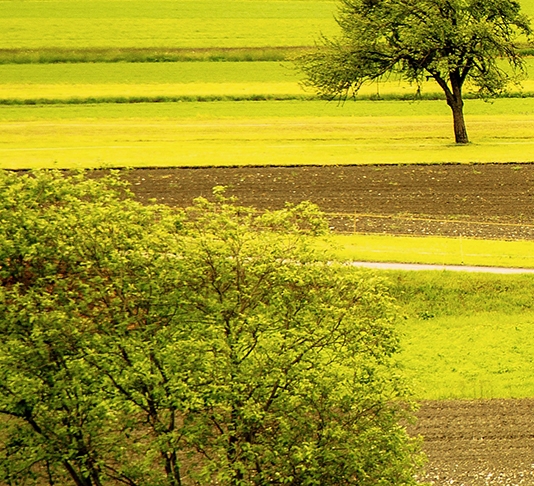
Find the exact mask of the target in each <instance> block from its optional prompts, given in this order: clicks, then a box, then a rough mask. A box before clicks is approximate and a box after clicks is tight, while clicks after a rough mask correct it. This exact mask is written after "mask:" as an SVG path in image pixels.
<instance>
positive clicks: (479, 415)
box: [412, 399, 534, 486]
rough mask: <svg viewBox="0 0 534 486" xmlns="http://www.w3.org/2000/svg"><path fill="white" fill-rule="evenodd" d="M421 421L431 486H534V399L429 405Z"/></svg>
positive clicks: (423, 408)
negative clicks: (453, 485)
mask: <svg viewBox="0 0 534 486" xmlns="http://www.w3.org/2000/svg"><path fill="white" fill-rule="evenodd" d="M418 418H419V421H418V423H417V426H416V427H414V428H413V429H412V432H413V433H414V434H417V435H421V436H422V437H423V438H424V442H423V444H424V450H425V452H426V454H427V456H428V459H429V462H428V465H427V468H426V470H427V477H426V478H425V479H426V480H427V481H429V482H431V483H432V484H435V485H449V484H455V485H466V486H467V485H473V486H482V485H488V486H489V485H492V486H493V485H495V486H496V485H510V486H516V485H533V484H534V399H524V400H446V401H432V402H424V403H422V404H421V408H420V410H419V413H418Z"/></svg>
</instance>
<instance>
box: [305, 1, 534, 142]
mask: <svg viewBox="0 0 534 486" xmlns="http://www.w3.org/2000/svg"><path fill="white" fill-rule="evenodd" d="M340 1H341V7H340V13H339V18H338V20H337V21H338V23H339V25H340V27H341V30H342V34H341V36H340V37H339V38H337V39H333V40H328V39H324V41H323V43H322V45H321V46H319V47H318V49H317V50H316V51H315V52H313V53H310V54H308V55H305V56H303V57H302V58H301V59H300V61H299V64H300V66H301V68H302V69H303V71H304V73H305V74H306V75H307V80H308V83H309V84H310V85H312V86H314V87H315V88H316V89H317V90H318V91H319V92H320V93H321V94H323V95H326V96H328V97H331V98H334V97H340V98H346V97H347V96H349V95H355V94H356V93H357V92H358V90H359V89H360V87H361V86H362V85H363V84H364V83H365V82H368V81H373V80H376V79H380V78H381V77H383V76H385V75H387V74H390V73H391V74H399V75H401V76H402V77H404V78H405V79H407V80H408V81H410V82H414V83H416V84H417V85H418V86H419V88H420V84H421V82H422V81H423V80H424V79H425V77H426V78H427V79H429V78H431V79H434V80H435V81H436V82H437V83H438V85H439V86H440V88H441V89H442V90H443V92H444V93H445V98H446V100H447V104H448V105H449V107H450V108H451V110H452V115H453V121H454V135H455V140H456V143H460V144H465V143H468V142H469V139H468V136H467V130H466V126H465V121H464V115H463V106H464V102H463V95H462V92H463V88H464V86H465V85H466V83H467V84H468V85H469V87H470V88H472V89H476V90H478V93H479V95H480V96H481V97H491V96H495V95H497V94H499V93H501V92H502V91H503V90H504V89H505V87H506V86H507V84H508V83H509V82H510V81H511V80H513V79H515V77H516V76H517V75H518V74H520V73H521V72H522V70H523V62H522V60H521V57H520V55H519V52H518V48H517V41H518V39H519V38H520V36H521V35H523V36H529V35H530V34H531V29H530V23H529V19H528V18H527V17H526V16H524V15H523V14H522V13H521V11H520V5H519V3H518V2H517V1H515V0H340ZM503 61H505V62H503ZM505 64H508V65H509V68H508V69H506V66H505Z"/></svg>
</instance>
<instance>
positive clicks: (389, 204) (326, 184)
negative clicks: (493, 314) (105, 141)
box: [127, 164, 534, 486]
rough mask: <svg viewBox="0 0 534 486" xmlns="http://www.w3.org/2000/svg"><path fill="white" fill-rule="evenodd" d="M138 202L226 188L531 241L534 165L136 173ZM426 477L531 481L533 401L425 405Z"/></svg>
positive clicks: (368, 228) (403, 222)
mask: <svg viewBox="0 0 534 486" xmlns="http://www.w3.org/2000/svg"><path fill="white" fill-rule="evenodd" d="M127 178H128V179H129V180H130V181H131V183H132V188H133V190H134V192H135V193H136V194H137V196H138V197H139V198H140V199H141V200H144V201H146V200H148V199H150V198H156V199H157V200H158V201H159V202H163V203H167V204H171V205H188V204H190V203H191V201H192V200H193V198H195V197H197V196H209V195H210V194H211V188H212V187H213V186H215V185H224V186H228V192H227V193H228V195H235V196H237V197H238V198H239V200H240V202H241V203H242V204H244V205H252V206H256V207H258V208H269V209H275V208H280V207H282V206H283V205H284V204H285V202H286V201H290V202H295V203H296V202H300V201H302V200H311V201H313V202H315V203H317V204H318V205H319V206H320V207H321V208H322V209H323V210H324V211H326V212H327V213H329V214H330V219H331V224H332V226H333V227H334V229H335V230H337V231H353V230H354V229H357V230H358V231H365V232H370V233H371V232H384V233H390V234H414V235H428V234H433V235H446V236H449V235H460V234H461V235H463V236H475V237H482V238H509V239H518V238H523V239H534V165H517V164H488V165H463V166H461V165H441V166H363V167H362V166H359V167H284V168H280V167H278V168H277V167H263V168H256V167H249V168H225V169H222V168H218V169H143V170H134V171H132V172H131V173H130V174H129V175H128V176H127ZM418 417H419V421H418V424H417V426H416V427H414V428H413V430H412V432H413V433H414V434H418V435H419V434H420V435H422V436H423V437H424V439H425V441H424V448H425V451H426V453H427V454H428V457H429V464H428V467H427V471H428V476H427V480H429V481H431V482H432V483H433V484H435V485H437V486H445V485H453V484H454V485H465V486H494V485H509V486H516V485H530V486H532V485H534V400H476V401H438V402H424V403H422V404H421V409H420V411H419V413H418Z"/></svg>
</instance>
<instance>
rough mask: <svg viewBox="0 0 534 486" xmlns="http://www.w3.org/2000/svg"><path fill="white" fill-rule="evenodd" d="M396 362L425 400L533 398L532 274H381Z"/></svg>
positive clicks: (533, 309) (533, 312) (533, 329)
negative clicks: (390, 301)
mask: <svg viewBox="0 0 534 486" xmlns="http://www.w3.org/2000/svg"><path fill="white" fill-rule="evenodd" d="M385 275H386V276H387V277H388V278H389V281H390V284H391V287H392V289H393V293H394V295H395V296H396V297H397V298H398V299H399V303H400V305H401V309H402V311H403V312H404V314H405V319H404V321H403V323H402V324H401V326H400V328H401V332H402V333H403V338H402V348H403V349H402V353H401V357H400V362H401V365H402V367H403V368H404V369H405V370H406V372H407V373H408V375H409V376H410V377H411V379H412V380H413V386H414V389H415V391H416V395H417V396H418V397H420V398H424V399H443V398H512V397H514V398H519V397H532V396H534V373H533V370H534V358H533V357H532V346H533V345H534V308H533V304H532V299H531V296H532V292H533V291H534V276H532V275H523V276H521V275H514V276H506V275H504V276H503V275H490V274H462V273H457V272H446V271H443V272H433V271H429V272H385Z"/></svg>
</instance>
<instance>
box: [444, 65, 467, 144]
mask: <svg viewBox="0 0 534 486" xmlns="http://www.w3.org/2000/svg"><path fill="white" fill-rule="evenodd" d="M450 80H451V88H452V92H449V93H448V94H447V104H448V105H449V106H450V107H451V110H452V119H453V122H454V138H455V140H456V143H463V144H465V143H469V137H468V136H467V129H466V128H465V120H464V100H463V99H462V81H461V77H460V74H459V73H458V72H457V71H455V72H453V73H451V75H450Z"/></svg>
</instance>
